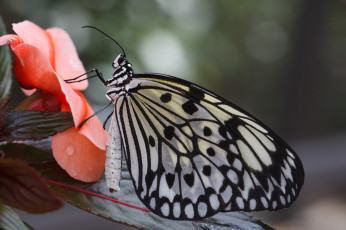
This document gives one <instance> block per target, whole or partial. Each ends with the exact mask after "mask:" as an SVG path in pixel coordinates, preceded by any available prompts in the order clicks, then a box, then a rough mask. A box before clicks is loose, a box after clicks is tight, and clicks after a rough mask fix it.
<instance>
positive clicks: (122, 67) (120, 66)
mask: <svg viewBox="0 0 346 230" xmlns="http://www.w3.org/2000/svg"><path fill="white" fill-rule="evenodd" d="M112 66H113V68H114V72H113V74H112V77H111V78H110V79H108V80H107V81H106V86H110V87H112V86H114V87H119V86H123V85H125V84H126V83H128V81H129V80H131V77H132V75H133V70H132V65H131V63H130V62H129V61H128V60H127V59H126V56H125V55H123V54H119V55H118V56H117V57H116V58H115V60H114V61H113V63H112Z"/></svg>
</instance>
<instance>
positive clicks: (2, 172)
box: [0, 159, 62, 213]
mask: <svg viewBox="0 0 346 230" xmlns="http://www.w3.org/2000/svg"><path fill="white" fill-rule="evenodd" d="M0 201H2V202H3V203H4V204H6V205H9V206H12V207H14V208H18V209H22V210H24V211H26V212H30V213H44V212H49V211H53V210H56V209H58V208H60V207H61V205H62V202H61V201H60V199H58V198H57V197H56V196H55V195H53V193H52V191H51V190H50V189H49V187H48V186H47V185H46V184H45V183H44V182H43V181H42V179H41V178H40V177H39V176H38V174H37V173H36V171H35V170H33V169H32V168H31V167H29V166H28V165H27V164H26V163H24V162H21V161H18V160H14V159H0Z"/></svg>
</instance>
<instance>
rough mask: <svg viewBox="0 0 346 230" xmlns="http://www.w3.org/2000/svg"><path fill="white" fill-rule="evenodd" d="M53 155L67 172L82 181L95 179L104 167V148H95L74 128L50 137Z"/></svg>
mask: <svg viewBox="0 0 346 230" xmlns="http://www.w3.org/2000/svg"><path fill="white" fill-rule="evenodd" d="M52 150H53V155H54V157H55V159H56V161H57V162H58V164H59V165H60V166H61V167H62V168H63V169H65V170H66V171H67V173H68V174H69V175H70V176H71V177H73V178H75V179H77V180H81V181H84V182H92V181H96V180H98V179H99V178H100V176H101V174H102V172H103V170H104V167H105V160H106V155H105V152H106V151H105V150H101V149H99V148H97V147H96V146H95V145H94V144H93V143H92V142H91V141H90V140H89V139H88V138H86V137H85V136H84V135H82V134H80V132H79V131H78V130H77V129H75V128H70V129H68V130H66V131H64V132H61V133H58V134H57V135H55V136H53V137H52Z"/></svg>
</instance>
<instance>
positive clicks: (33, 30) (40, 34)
mask: <svg viewBox="0 0 346 230" xmlns="http://www.w3.org/2000/svg"><path fill="white" fill-rule="evenodd" d="M12 27H13V31H14V32H16V34H18V35H19V36H20V37H21V38H22V39H23V41H24V43H26V44H30V45H33V46H35V47H36V48H38V49H39V50H40V51H41V52H42V53H43V55H44V56H45V57H46V58H47V59H48V60H49V62H50V63H51V65H52V66H53V68H54V50H53V45H52V42H51V40H50V37H49V35H48V34H47V32H46V31H45V30H43V29H42V28H40V27H39V26H37V25H36V24H34V23H32V22H30V21H23V22H19V23H14V24H12Z"/></svg>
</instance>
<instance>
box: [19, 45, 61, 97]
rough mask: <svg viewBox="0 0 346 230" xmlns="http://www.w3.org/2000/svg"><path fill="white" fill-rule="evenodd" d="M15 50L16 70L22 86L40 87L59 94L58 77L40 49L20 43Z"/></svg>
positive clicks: (29, 87) (26, 87)
mask: <svg viewBox="0 0 346 230" xmlns="http://www.w3.org/2000/svg"><path fill="white" fill-rule="evenodd" d="M13 52H14V54H15V64H14V72H15V75H16V78H17V81H18V82H19V84H20V85H21V87H23V88H25V89H32V88H39V89H42V90H43V91H47V92H49V93H51V94H53V95H56V96H59V93H60V86H59V82H58V80H57V78H58V77H57V76H56V73H55V71H54V69H53V68H52V66H51V65H50V63H49V61H48V59H47V58H46V57H45V56H44V55H43V53H42V52H41V51H40V50H38V49H37V48H36V47H34V46H32V45H28V44H20V45H18V46H17V47H16V48H15V49H14V50H13Z"/></svg>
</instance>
